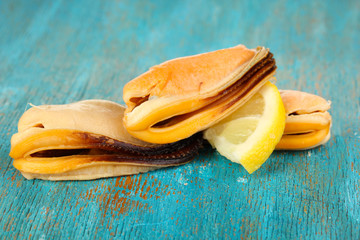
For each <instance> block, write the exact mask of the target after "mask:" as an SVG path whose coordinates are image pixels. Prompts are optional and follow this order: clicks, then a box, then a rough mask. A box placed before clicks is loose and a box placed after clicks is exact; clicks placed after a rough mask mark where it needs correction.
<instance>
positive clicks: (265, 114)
mask: <svg viewBox="0 0 360 240" xmlns="http://www.w3.org/2000/svg"><path fill="white" fill-rule="evenodd" d="M284 127H285V110H284V106H283V103H282V100H281V96H280V93H279V91H278V89H277V88H276V86H275V85H274V84H272V83H270V82H268V83H266V84H265V85H264V86H263V87H262V88H261V89H260V90H259V92H257V93H256V94H255V95H254V96H253V97H252V98H251V99H250V100H249V101H248V102H246V103H245V104H244V105H243V106H241V107H240V108H239V109H237V110H236V111H235V112H234V113H233V114H231V115H230V116H228V117H227V118H225V119H223V120H222V121H220V122H219V123H217V124H216V125H214V126H212V127H211V128H209V129H207V130H206V131H205V133H204V137H205V138H206V139H207V140H208V141H209V142H210V143H211V145H212V146H213V147H215V148H216V150H217V151H218V152H219V153H220V154H221V155H223V156H225V157H226V158H228V159H229V160H231V161H233V162H236V163H240V164H241V165H242V166H243V167H244V168H245V169H246V170H247V171H248V172H249V173H253V172H254V171H256V170H257V169H258V168H260V166H261V165H262V164H263V163H264V162H265V161H266V160H267V159H268V157H269V156H270V154H271V153H272V152H273V151H274V149H275V146H276V144H277V143H278V142H279V141H280V139H281V136H282V134H283V132H284Z"/></svg>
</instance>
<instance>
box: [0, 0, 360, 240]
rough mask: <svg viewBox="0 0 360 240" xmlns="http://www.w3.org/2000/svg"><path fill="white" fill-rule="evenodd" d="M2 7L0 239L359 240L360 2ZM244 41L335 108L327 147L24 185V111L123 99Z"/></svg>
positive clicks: (293, 83) (282, 83) (285, 78)
mask: <svg viewBox="0 0 360 240" xmlns="http://www.w3.org/2000/svg"><path fill="white" fill-rule="evenodd" d="M134 2H135V1H126V0H124V1H86V0H83V1H81V0H79V1H61V0H54V1H45V0H37V1H27V0H23V1H19V0H15V1H11V0H8V1H7V0H5V1H4V0H2V1H0V34H1V37H0V126H1V128H0V135H1V138H0V143H1V145H0V238H7V239H16V238H18V239H25V238H29V239H32V238H33V239H54V238H61V239H111V238H114V239H123V238H124V239H157V238H165V239H173V238H176V239H240V238H241V239H246V238H255V239H258V238H259V239H332V238H333V239H360V160H359V158H360V151H359V147H360V124H359V122H360V71H359V66H360V44H359V43H360V2H359V1H356V0H354V1H310V0H309V1H296V2H295V1H280V0H279V1H206V0H203V1H136V3H134ZM240 43H243V44H245V45H246V46H248V47H256V46H258V45H261V46H266V47H269V48H270V49H271V51H272V52H273V53H274V55H275V58H276V60H277V65H278V71H277V79H278V82H277V85H278V86H279V87H280V88H282V89H297V90H303V91H307V92H310V93H315V94H319V95H321V96H323V97H325V98H326V99H330V100H331V101H332V109H331V114H332V116H333V127H332V137H331V139H330V141H329V142H328V143H327V144H326V145H325V146H322V147H319V148H316V149H313V150H307V151H297V152H286V151H281V152H275V153H273V154H272V156H271V157H270V158H269V159H268V161H267V162H266V163H265V164H264V165H263V167H262V168H261V169H260V170H258V171H257V172H255V173H254V174H252V175H249V174H247V173H246V171H245V170H244V169H243V168H242V167H241V166H239V165H237V164H234V163H231V162H229V161H227V160H226V159H224V158H223V157H222V156H220V155H219V154H217V153H216V152H214V151H213V150H212V149H210V148H205V149H204V150H203V151H202V152H201V154H200V155H199V156H198V157H197V158H196V159H195V160H194V161H193V162H191V163H189V164H187V165H184V166H180V167H176V168H169V169H162V170H159V171H154V172H150V173H146V174H142V175H135V176H128V177H118V178H109V179H101V180H95V181H82V182H79V181H78V182H77V181H65V182H49V181H41V180H30V181H29V180H26V179H24V178H23V177H22V176H21V174H20V173H19V172H18V171H16V170H15V169H14V167H13V166H12V159H11V158H10V157H9V156H8V153H9V149H10V138H11V135H12V134H14V133H15V132H16V131H17V130H16V126H17V121H18V119H19V117H20V116H21V115H22V113H23V112H24V111H25V109H27V108H29V105H28V104H29V103H33V104H36V105H39V104H62V103H70V102H74V101H77V100H81V99H92V98H100V99H108V100H113V101H117V102H120V103H123V100H122V88H123V86H124V84H125V83H126V82H127V81H129V80H130V79H132V78H134V77H136V76H137V75H139V74H141V73H143V72H144V71H146V70H147V69H148V68H149V67H150V66H152V65H155V64H158V63H160V62H162V61H165V60H168V59H171V58H175V57H179V56H185V55H190V54H196V53H200V52H206V51H211V50H216V49H219V48H225V47H230V46H234V45H237V44H240Z"/></svg>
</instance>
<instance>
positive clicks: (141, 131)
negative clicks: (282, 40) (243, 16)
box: [123, 45, 276, 144]
mask: <svg viewBox="0 0 360 240" xmlns="http://www.w3.org/2000/svg"><path fill="white" fill-rule="evenodd" d="M275 69H276V65H275V60H274V58H273V55H272V54H271V53H270V52H269V50H268V49H266V48H264V47H257V48H256V49H247V48H246V47H245V46H243V45H239V46H235V47H232V48H228V49H222V50H217V51H214V52H209V53H203V54H199V55H195V56H189V57H181V58H177V59H173V60H170V61H167V62H164V63H162V64H160V65H158V66H154V67H152V68H151V69H150V70H149V71H147V72H145V73H144V74H142V75H140V76H139V77H137V78H135V79H133V80H132V81H130V82H129V83H127V84H126V85H125V87H124V90H123V98H124V101H125V103H126V105H127V109H126V111H125V116H124V124H125V127H126V129H127V130H128V131H129V133H130V134H131V135H133V136H135V137H136V138H139V139H141V140H144V141H146V142H152V143H162V144H164V143H171V142H176V141H179V140H181V139H184V138H187V137H190V136H191V135H193V134H195V133H196V132H199V131H202V130H204V129H206V128H208V127H210V126H212V125H214V124H215V123H217V122H219V121H220V120H221V119H223V118H225V117H226V116H228V115H230V114H231V113H232V112H234V111H235V110H236V109H237V108H239V107H240V106H241V105H242V104H244V103H245V102H246V101H247V100H248V99H250V98H251V97H252V96H253V95H254V94H255V93H256V92H257V91H258V90H259V89H260V88H261V86H263V85H264V84H265V83H266V82H267V81H268V80H270V79H271V78H272V77H273V75H274V74H275Z"/></svg>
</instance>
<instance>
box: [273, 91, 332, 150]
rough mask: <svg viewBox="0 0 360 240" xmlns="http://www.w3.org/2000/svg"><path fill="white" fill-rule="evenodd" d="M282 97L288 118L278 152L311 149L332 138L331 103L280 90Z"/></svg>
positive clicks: (313, 96) (296, 92)
mask: <svg viewBox="0 0 360 240" xmlns="http://www.w3.org/2000/svg"><path fill="white" fill-rule="evenodd" d="M280 95H281V98H282V100H283V103H284V107H285V112H286V114H287V116H286V123H285V130H284V134H283V136H282V138H281V140H280V142H279V143H278V145H277V146H276V149H283V150H303V149H310V148H314V147H317V146H319V145H322V144H325V143H326V142H327V141H328V140H329V139H330V135H331V132H330V128H331V122H332V121H331V115H330V114H329V112H328V110H329V109H330V104H331V102H330V101H327V100H325V99H324V98H322V97H320V96H317V95H314V94H310V93H306V92H301V91H294V90H280Z"/></svg>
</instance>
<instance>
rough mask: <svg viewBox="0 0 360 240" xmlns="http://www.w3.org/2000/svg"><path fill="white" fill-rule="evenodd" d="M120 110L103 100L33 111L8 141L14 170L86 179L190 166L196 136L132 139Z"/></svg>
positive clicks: (33, 175)
mask: <svg viewBox="0 0 360 240" xmlns="http://www.w3.org/2000/svg"><path fill="white" fill-rule="evenodd" d="M124 110H125V108H124V107H123V106H121V105H119V104H117V103H114V102H110V101H105V100H86V101H80V102H76V103H71V104H65V105H43V106H33V107H32V108H30V109H29V110H27V111H26V112H25V113H24V114H23V116H22V117H21V118H20V120H19V124H18V133H16V134H14V135H13V137H12V139H11V152H10V156H11V157H12V158H14V163H13V164H14V167H15V168H17V169H18V170H20V171H21V173H22V174H23V175H24V177H26V178H27V179H33V178H39V179H47V180H87V179H96V178H104V177H113V176H122V175H130V174H137V173H142V172H147V171H151V170H155V169H159V168H164V167H170V166H177V165H181V164H185V163H187V162H189V161H191V160H192V159H193V158H194V157H195V156H196V155H197V153H198V150H199V149H200V148H201V146H202V142H203V140H202V136H201V133H199V134H195V135H193V136H191V137H189V138H187V139H184V140H182V141H178V142H174V143H170V144H152V143H147V142H144V141H141V140H138V139H136V138H134V137H132V136H131V135H130V134H128V132H127V131H126V129H125V128H124V126H123V123H122V118H123V114H124Z"/></svg>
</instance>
